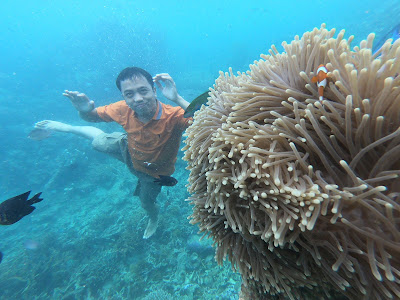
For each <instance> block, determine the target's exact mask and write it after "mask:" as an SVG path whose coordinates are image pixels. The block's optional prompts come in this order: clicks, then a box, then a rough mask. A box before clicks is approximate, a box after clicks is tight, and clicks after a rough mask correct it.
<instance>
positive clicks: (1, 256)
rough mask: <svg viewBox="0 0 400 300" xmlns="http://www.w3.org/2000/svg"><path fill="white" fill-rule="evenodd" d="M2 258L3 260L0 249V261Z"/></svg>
mask: <svg viewBox="0 0 400 300" xmlns="http://www.w3.org/2000/svg"><path fill="white" fill-rule="evenodd" d="M2 260H3V253H1V251H0V263H1V261H2Z"/></svg>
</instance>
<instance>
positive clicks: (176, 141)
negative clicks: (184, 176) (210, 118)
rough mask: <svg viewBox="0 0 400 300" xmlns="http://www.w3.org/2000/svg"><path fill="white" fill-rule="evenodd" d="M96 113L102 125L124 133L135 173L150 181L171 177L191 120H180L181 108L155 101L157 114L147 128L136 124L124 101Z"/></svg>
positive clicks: (99, 108)
mask: <svg viewBox="0 0 400 300" xmlns="http://www.w3.org/2000/svg"><path fill="white" fill-rule="evenodd" d="M96 110H97V114H98V115H99V116H100V118H102V119H103V120H104V121H106V122H117V123H118V124H120V125H121V126H122V127H123V128H124V129H125V131H126V133H127V134H128V147H129V153H130V155H131V159H132V164H133V167H134V168H135V170H138V171H140V172H143V173H146V174H149V175H151V176H153V177H158V175H171V174H172V173H174V171H175V162H176V157H177V155H178V150H179V146H180V143H181V138H182V133H183V131H184V130H185V129H186V128H187V127H188V126H189V120H190V118H184V117H183V114H184V110H183V109H182V108H181V107H174V106H171V105H166V104H164V103H161V102H160V101H158V105H157V111H156V113H155V114H154V116H153V118H152V119H151V120H150V121H149V122H148V123H146V124H143V123H142V122H140V121H139V119H138V118H137V117H136V116H135V112H134V111H133V110H132V109H131V108H130V107H129V106H128V105H127V104H126V102H125V101H124V100H122V101H118V102H116V103H112V104H109V105H106V106H101V107H97V108H96Z"/></svg>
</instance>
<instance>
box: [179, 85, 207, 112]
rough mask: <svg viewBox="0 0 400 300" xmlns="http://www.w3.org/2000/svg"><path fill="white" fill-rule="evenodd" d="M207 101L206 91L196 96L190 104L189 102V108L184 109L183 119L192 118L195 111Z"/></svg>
mask: <svg viewBox="0 0 400 300" xmlns="http://www.w3.org/2000/svg"><path fill="white" fill-rule="evenodd" d="M207 99H208V91H207V92H205V93H203V94H201V95H200V96H198V97H197V98H196V99H194V100H193V101H192V102H190V104H189V106H188V107H187V108H186V110H185V113H184V114H183V116H184V117H185V118H189V117H193V115H194V113H195V111H197V110H199V109H200V107H201V106H202V105H203V104H206V103H207Z"/></svg>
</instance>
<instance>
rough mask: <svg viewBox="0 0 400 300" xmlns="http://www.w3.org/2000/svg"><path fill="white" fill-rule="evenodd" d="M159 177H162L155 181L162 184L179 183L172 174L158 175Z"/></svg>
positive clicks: (172, 184) (171, 184)
mask: <svg viewBox="0 0 400 300" xmlns="http://www.w3.org/2000/svg"><path fill="white" fill-rule="evenodd" d="M158 177H160V178H159V179H156V180H154V182H155V183H158V184H159V185H161V186H174V185H175V184H177V183H178V180H176V179H175V178H174V177H171V176H164V175H158Z"/></svg>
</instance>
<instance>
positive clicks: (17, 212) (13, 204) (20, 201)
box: [0, 191, 43, 225]
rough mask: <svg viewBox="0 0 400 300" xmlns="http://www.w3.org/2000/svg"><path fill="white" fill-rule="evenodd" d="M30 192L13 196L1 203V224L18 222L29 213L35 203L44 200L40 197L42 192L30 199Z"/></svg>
mask: <svg viewBox="0 0 400 300" xmlns="http://www.w3.org/2000/svg"><path fill="white" fill-rule="evenodd" d="M30 192H31V191H29V192H26V193H23V194H21V195H18V196H15V197H12V198H10V199H7V200H5V201H4V202H2V203H1V204H0V224H1V225H11V224H14V223H15V222H18V221H19V220H21V219H22V218H23V217H25V216H27V215H29V214H30V213H31V212H33V210H34V209H35V207H33V206H31V205H32V204H34V203H38V202H40V201H42V200H43V199H42V198H39V197H40V194H41V193H37V194H36V195H35V196H33V197H32V198H31V199H29V200H28V196H29V193H30Z"/></svg>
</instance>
